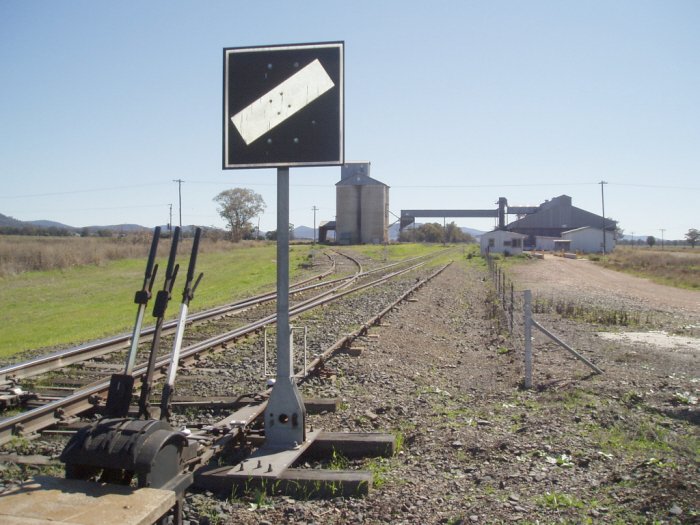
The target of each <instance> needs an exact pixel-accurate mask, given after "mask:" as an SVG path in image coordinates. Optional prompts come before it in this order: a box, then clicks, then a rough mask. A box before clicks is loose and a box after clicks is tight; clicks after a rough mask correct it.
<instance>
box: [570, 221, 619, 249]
mask: <svg viewBox="0 0 700 525" xmlns="http://www.w3.org/2000/svg"><path fill="white" fill-rule="evenodd" d="M561 238H562V239H565V240H568V241H570V242H571V244H570V245H569V250H570V251H572V252H579V253H598V252H603V251H605V252H611V251H613V250H614V249H615V233H614V232H612V231H609V230H606V231H605V244H603V230H602V229H601V228H594V227H592V226H583V227H581V228H576V229H574V230H569V231H566V232H562V234H561Z"/></svg>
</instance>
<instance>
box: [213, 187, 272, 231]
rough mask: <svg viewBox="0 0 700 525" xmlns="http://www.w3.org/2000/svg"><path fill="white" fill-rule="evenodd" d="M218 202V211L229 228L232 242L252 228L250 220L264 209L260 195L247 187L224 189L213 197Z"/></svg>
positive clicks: (263, 202)
mask: <svg viewBox="0 0 700 525" xmlns="http://www.w3.org/2000/svg"><path fill="white" fill-rule="evenodd" d="M214 201H215V202H217V203H218V204H219V208H218V210H217V211H218V212H219V215H221V218H222V219H224V221H226V226H227V227H228V228H229V229H230V230H231V238H232V239H233V241H234V242H238V241H240V240H241V239H242V238H243V237H244V236H245V235H246V232H250V231H252V230H253V225H252V224H251V223H250V220H251V219H252V218H253V217H255V216H256V215H258V214H260V213H262V212H263V211H264V210H265V201H264V200H263V198H262V196H261V195H259V194H257V193H255V192H254V191H253V190H249V189H247V188H233V189H232V190H224V191H222V192H221V193H219V194H218V195H217V196H216V197H214Z"/></svg>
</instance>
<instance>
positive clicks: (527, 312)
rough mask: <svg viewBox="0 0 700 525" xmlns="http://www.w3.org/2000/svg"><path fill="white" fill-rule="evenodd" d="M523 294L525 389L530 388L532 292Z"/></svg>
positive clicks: (528, 291)
mask: <svg viewBox="0 0 700 525" xmlns="http://www.w3.org/2000/svg"><path fill="white" fill-rule="evenodd" d="M523 294H524V301H523V303H524V307H523V311H524V323H525V388H527V389H530V388H532V305H531V302H532V292H531V291H530V290H525V291H524V292H523Z"/></svg>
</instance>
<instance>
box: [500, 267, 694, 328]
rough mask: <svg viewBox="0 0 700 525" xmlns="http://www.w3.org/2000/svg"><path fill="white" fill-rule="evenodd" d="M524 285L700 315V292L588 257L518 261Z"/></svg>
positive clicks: (517, 277) (516, 273)
mask: <svg viewBox="0 0 700 525" xmlns="http://www.w3.org/2000/svg"><path fill="white" fill-rule="evenodd" d="M508 274H509V275H510V276H511V277H512V278H513V280H514V281H515V282H516V284H517V285H518V286H519V287H520V288H521V289H528V288H529V289H532V290H533V291H534V292H536V293H539V294H540V295H567V296H579V297H584V296H585V297H589V298H594V299H595V298H598V299H602V300H610V299H612V298H614V299H617V300H619V301H622V302H624V303H629V304H627V305H626V306H633V305H637V306H642V305H643V306H644V307H646V308H649V307H653V308H654V309H655V310H661V311H666V312H675V313H678V311H679V310H680V311H682V312H683V313H685V314H687V315H690V316H692V315H695V316H699V317H698V320H699V321H700V292H698V291H693V290H683V289H680V288H673V287H670V286H663V285H660V284H656V283H653V282H651V281H650V280H648V279H642V278H639V277H634V276H632V275H628V274H625V273H621V272H616V271H613V270H608V269H606V268H603V267H601V266H598V265H597V264H595V263H593V262H591V261H588V260H585V259H565V258H563V257H554V256H552V255H546V256H545V258H544V260H535V261H533V262H532V263H530V264H518V265H515V266H513V267H512V268H510V269H509V270H508Z"/></svg>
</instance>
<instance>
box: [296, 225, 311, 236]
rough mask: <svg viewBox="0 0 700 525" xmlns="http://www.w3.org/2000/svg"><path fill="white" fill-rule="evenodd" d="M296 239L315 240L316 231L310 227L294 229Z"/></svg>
mask: <svg viewBox="0 0 700 525" xmlns="http://www.w3.org/2000/svg"><path fill="white" fill-rule="evenodd" d="M294 238H295V239H313V238H314V229H313V228H309V227H308V226H297V227H296V228H294Z"/></svg>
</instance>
